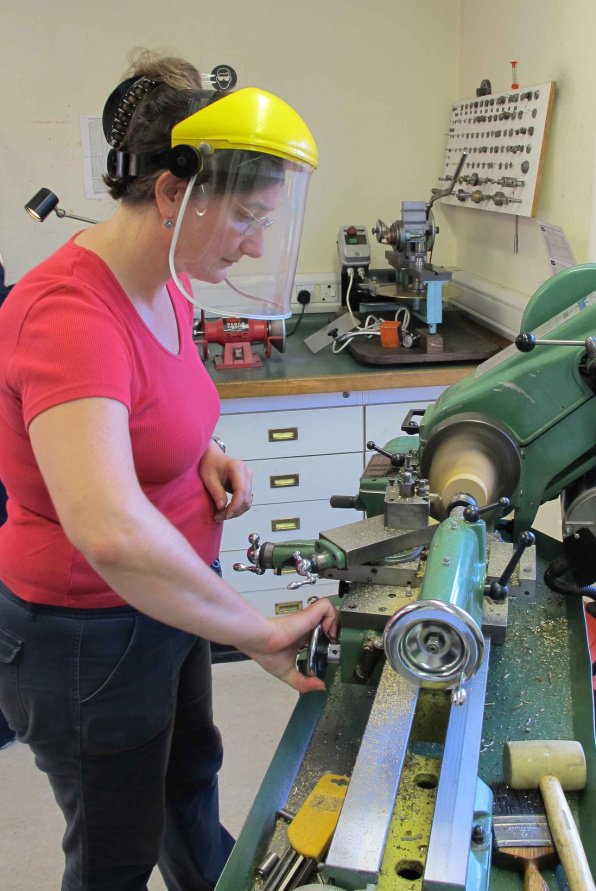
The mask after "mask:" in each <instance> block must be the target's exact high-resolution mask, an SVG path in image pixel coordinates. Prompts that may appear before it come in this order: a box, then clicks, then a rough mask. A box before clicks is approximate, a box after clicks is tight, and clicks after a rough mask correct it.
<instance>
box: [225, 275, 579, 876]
mask: <svg viewBox="0 0 596 891" xmlns="http://www.w3.org/2000/svg"><path fill="white" fill-rule="evenodd" d="M404 428H405V429H404ZM404 428H402V431H399V430H396V437H395V438H394V439H392V440H391V441H390V442H389V443H384V444H382V445H378V444H375V443H369V444H368V445H369V448H370V450H371V451H372V452H373V453H374V455H373V457H372V458H371V460H370V462H369V464H368V466H367V468H366V470H365V472H364V475H363V477H362V479H361V481H360V485H359V490H358V493H357V494H356V495H338V496H336V497H334V498H333V499H332V503H334V505H335V506H337V507H343V508H347V509H352V510H353V509H356V510H358V511H361V512H362V513H363V514H364V516H365V518H364V519H360V520H358V521H356V522H348V523H345V524H343V525H342V524H338V525H337V526H336V527H335V528H333V529H327V530H324V531H321V533H320V535H319V537H318V538H317V539H314V540H294V541H288V542H284V543H281V544H280V543H269V542H263V541H261V540H260V538H259V536H258V535H257V534H256V533H255V534H253V535H252V536H251V538H250V548H249V550H248V562H247V564H245V565H242V566H239V567H238V568H239V569H240V570H248V571H251V572H255V573H257V574H261V573H263V572H266V571H272V572H276V573H278V574H280V575H281V573H282V572H283V573H284V575H283V578H284V579H287V575H286V573H287V571H288V570H291V569H293V570H294V571H295V572H296V573H297V578H296V581H295V582H294V583H293V584H294V586H296V587H297V586H301V585H308V586H309V591H311V592H312V593H314V592H316V581H317V579H318V578H332V579H337V580H338V585H339V598H338V605H339V607H340V613H341V633H340V636H339V639H338V640H337V641H332V640H329V639H327V638H326V637H325V635H324V633H323V632H322V630H321V629H315V632H314V633H313V635H312V637H311V639H310V641H309V644H308V647H307V648H306V649H305V651H304V652H303V653H302V654H301V657H300V667H301V669H302V670H303V671H304V672H306V673H307V674H317V675H319V676H323V677H324V678H325V682H326V685H327V689H326V691H324V692H321V693H318V692H317V693H310V694H308V695H305V696H302V697H301V698H300V700H299V702H298V704H297V706H296V709H295V711H294V713H293V715H292V717H291V720H290V722H289V724H288V727H287V729H286V732H285V734H284V736H283V738H282V740H281V743H280V745H279V748H278V750H277V753H276V755H275V756H274V759H273V761H272V764H271V767H270V769H269V771H268V772H267V774H266V776H265V778H264V781H263V784H262V786H261V788H260V791H259V793H258V795H257V798H256V800H255V802H254V805H253V807H252V810H251V812H250V814H249V816H248V819H247V821H246V824H245V826H244V829H243V830H242V833H241V834H240V837H239V839H238V841H237V844H236V847H235V849H234V851H233V853H232V856H231V858H230V860H229V862H228V864H227V866H226V868H225V870H224V872H223V874H222V877H221V879H220V881H219V883H218V886H217V891H243V889H247V891H248V889H250V891H274V889H286V891H288V889H291V888H298V887H302V888H316V887H317V886H319V885H329V886H335V887H336V888H338V889H344V891H418V889H421V891H439V889H441V891H464V889H466V891H480V889H488V888H490V889H496V891H499V889H514V888H521V887H522V874H521V871H520V872H519V874H515V872H511V871H507V870H505V869H503V868H501V867H499V866H497V865H496V864H495V857H494V850H495V837H494V825H493V823H494V801H495V789H496V788H497V787H501V786H502V783H503V747H504V744H505V743H506V742H507V741H509V740H512V739H517V740H520V739H521V740H524V739H544V740H547V739H557V740H558V739H560V740H571V739H574V740H578V741H579V742H580V743H581V745H582V747H583V749H584V751H585V756H586V762H587V781H586V785H585V788H584V789H583V790H582V791H580V792H574V793H571V794H569V795H568V800H569V803H570V806H571V809H572V812H573V815H574V818H575V821H576V823H577V825H578V828H579V832H580V835H581V838H582V840H583V844H584V847H585V850H586V855H587V857H588V860H589V862H590V867H591V870H592V872H594V871H596V846H594V844H593V840H594V837H596V750H595V745H594V711H593V695H592V680H591V662H590V657H589V651H588V647H587V640H586V629H585V618H584V603H589V602H593V600H594V598H595V597H596V587H595V586H594V584H593V583H594V582H595V580H596V564H595V563H594V557H593V555H594V552H595V547H596V541H595V536H596V265H592V264H590V265H584V266H577V267H574V268H572V269H568V270H565V271H564V272H562V273H559V274H558V275H556V276H554V277H553V278H552V279H550V280H549V281H548V282H547V283H546V284H545V285H544V286H542V287H541V288H540V289H539V291H538V292H537V293H536V294H535V295H534V296H533V297H532V299H531V300H530V302H529V304H528V306H527V308H526V311H525V313H524V317H523V321H522V332H521V333H520V335H519V336H518V337H517V339H516V342H515V343H514V344H512V345H511V346H510V347H508V348H507V349H505V350H503V351H502V352H501V353H499V354H498V355H496V356H494V357H493V358H491V359H489V360H488V361H487V362H485V363H483V364H482V365H480V366H478V368H476V370H475V371H473V372H471V373H470V374H469V375H468V376H467V377H465V378H464V379H462V380H461V381H459V382H458V383H456V384H454V385H453V386H451V387H450V388H448V389H447V390H446V391H445V392H444V393H443V395H442V396H441V397H440V399H439V400H438V402H436V403H435V404H434V405H433V406H431V407H430V408H428V409H427V410H426V411H425V412H424V413H423V412H420V413H418V414H414V416H413V417H412V418H409V419H407V420H406V423H405V424H404ZM346 485H349V481H347V483H346ZM555 498H560V499H561V505H562V530H563V542H562V543H561V542H558V541H554V540H553V539H551V538H549V537H548V536H545V535H541V534H539V533H537V532H535V531H533V530H532V523H533V522H534V519H535V516H536V513H537V511H538V508H539V507H540V505H541V504H543V503H544V502H547V501H550V500H552V499H555ZM327 776H330V777H332V778H335V780H333V781H334V782H335V783H336V787H337V789H338V790H339V791H340V792H341V795H339V794H338V796H337V797H336V798H334V797H333V796H332V795H331V797H330V798H329V799H328V798H327V797H326V796H327V793H325V794H323V793H321V795H319V797H318V799H317V795H316V794H315V796H314V798H313V790H317V789H318V788H319V786H318V783H319V782H320V780H321V778H322V777H327ZM309 796H310V798H309ZM331 799H333V802H334V803H332V804H331V805H330V806H329V808H328V810H329V811H330V812H331V811H333V812H334V818H333V820H332V821H331V823H332V831H330V830H329V825H330V823H329V821H328V822H327V823H326V824H325V825H323V823H318V822H317V819H316V816H317V807H319V810H320V809H321V808H323V810H324V809H325V807H326V805H325V801H327V800H331ZM317 802H318V803H317ZM338 802H339V803H338ZM306 805H308V806H309V807H310V808H311V813H312V814H314V815H315V816H314V817H313V818H312V821H311V825H312V827H313V834H316V833H317V832H320V833H321V834H322V836H325V839H326V840H324V841H322V842H321V845H320V848H316V845H315V848H313V849H312V850H316V853H315V854H309V852H308V851H306V852H305V851H302V852H301V851H300V846H299V845H298V846H297V847H294V848H293V847H292V837H293V836H292V831H291V829H292V824H293V821H294V820H296V821H298V815H300V814H301V813H302V814H303V813H304V808H305V806H306ZM518 816H519V815H518ZM309 819H310V818H309ZM525 819H526V818H524V817H523V815H522V816H521V820H522V822H524V820H525ZM527 821H529V822H531V820H530V818H527ZM317 827H318V828H317ZM325 833H327V835H325ZM307 834H308V833H307ZM520 845H522V846H523V843H520ZM309 850H310V849H309ZM555 861H556V857H555ZM541 878H542V880H543V882H544V883H545V884H544V885H543V887H546V888H550V889H555V888H556V889H563V888H565V887H566V884H565V881H566V879H565V876H564V874H563V872H562V869H561V867H560V866H556V865H551V866H549V867H548V868H544V869H543V870H542V873H541Z"/></svg>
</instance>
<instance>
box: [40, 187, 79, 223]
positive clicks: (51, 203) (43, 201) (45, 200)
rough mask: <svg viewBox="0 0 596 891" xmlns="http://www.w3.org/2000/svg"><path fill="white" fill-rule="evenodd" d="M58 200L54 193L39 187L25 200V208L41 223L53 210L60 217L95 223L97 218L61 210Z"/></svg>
mask: <svg viewBox="0 0 596 891" xmlns="http://www.w3.org/2000/svg"><path fill="white" fill-rule="evenodd" d="M59 200H60V199H59V198H58V196H57V195H54V193H53V192H50V190H49V189H40V190H39V192H37V193H36V194H35V195H34V196H33V198H31V200H30V201H28V202H27V204H26V205H25V210H26V211H27V213H28V214H29V216H30V217H32V218H33V219H34V220H37V222H38V223H43V221H44V220H45V219H46V217H49V215H50V214H51V212H52V211H54V213H55V214H56V216H57V217H60V219H62V218H63V217H68V218H69V219H70V220H80V221H81V222H82V223H97V220H90V219H88V218H87V217H80V216H78V214H75V213H67V212H66V211H65V210H62V208H61V207H58V201H59Z"/></svg>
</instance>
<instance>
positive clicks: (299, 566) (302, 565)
mask: <svg viewBox="0 0 596 891" xmlns="http://www.w3.org/2000/svg"><path fill="white" fill-rule="evenodd" d="M292 557H293V558H294V563H295V564H296V572H297V573H298V575H303V576H304V579H303V580H302V581H301V582H290V584H289V585H288V588H289V590H290V591H295V590H296V588H302V586H303V585H316V583H317V577H316V575H313V574H312V572H311V569H312V563H311V561H310V560H306V559H305V558H304V557H303V556H302V554H301V553H300V551H294V553H293V554H292Z"/></svg>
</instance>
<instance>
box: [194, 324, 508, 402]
mask: <svg viewBox="0 0 596 891" xmlns="http://www.w3.org/2000/svg"><path fill="white" fill-rule="evenodd" d="M332 319H333V316H332V315H327V314H326V313H310V314H305V315H304V316H303V317H302V321H301V322H300V325H299V326H298V328H297V330H296V332H295V334H289V336H287V340H286V349H285V352H284V353H278V352H277V351H275V350H273V352H272V355H271V357H270V358H269V359H263V365H262V367H261V368H249V369H234V370H230V371H218V370H217V369H216V368H215V365H214V361H213V360H214V357H215V356H216V355H218V353H219V352H220V349H221V348H219V347H211V348H210V354H209V358H208V359H207V361H206V363H205V366H206V368H207V370H208V371H209V374H210V376H211V378H212V379H213V381H214V382H215V385H216V386H217V390H218V392H219V395H220V397H221V398H222V399H242V398H253V397H267V396H289V395H299V394H300V395H301V394H312V393H336V392H342V391H351V390H367V391H368V390H387V389H406V390H408V389H409V390H412V389H417V388H420V387H431V386H442V387H446V386H449V384H453V383H455V381H458V380H460V378H462V377H463V376H464V375H465V374H467V373H468V372H469V371H470V370H471V369H472V368H474V366H475V363H470V362H454V363H449V364H442V363H434V364H432V363H429V364H428V365H413V366H410V367H408V366H400V367H399V368H396V367H395V366H393V367H389V368H383V367H379V366H374V365H360V364H358V362H356V361H355V360H354V359H353V358H352V356H351V355H350V354H349V353H348V351H347V350H344V351H343V352H341V353H338V354H333V353H332V352H331V347H326V348H325V349H324V350H321V351H320V352H319V353H312V352H311V351H310V350H309V348H308V347H307V346H306V344H305V343H304V339H305V338H306V337H308V336H309V335H310V334H314V333H315V332H316V331H319V330H320V329H321V328H323V327H324V326H325V325H326V324H327V322H329V321H331V320H332ZM297 321H298V319H297V317H293V318H292V319H289V320H288V321H287V322H286V331H287V332H291V331H292V330H293V329H294V327H295V325H296V323H297ZM479 330H482V331H483V334H484V335H486V331H485V330H484V329H479ZM494 338H495V343H497V344H498V345H499V348H501V347H502V346H504V345H505V344H506V342H505V341H504V340H503V339H502V338H500V337H499V336H498V335H496V334H495V335H494ZM254 352H255V354H256V355H258V356H261V357H262V355H263V348H262V347H260V346H255V347H254Z"/></svg>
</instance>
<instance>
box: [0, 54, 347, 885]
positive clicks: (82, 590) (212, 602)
mask: <svg viewBox="0 0 596 891" xmlns="http://www.w3.org/2000/svg"><path fill="white" fill-rule="evenodd" d="M200 87H201V83H200V77H199V75H198V73H197V71H196V69H194V68H193V67H192V66H191V65H189V64H188V63H186V62H184V61H183V60H180V59H172V58H162V57H159V56H155V55H153V54H148V53H144V54H142V55H141V56H139V57H138V58H137V59H136V61H135V62H134V63H133V68H132V70H131V77H130V78H128V79H127V80H126V81H125V82H124V83H123V84H121V85H120V86H119V87H117V88H116V90H115V91H114V93H112V95H111V96H110V98H109V100H108V102H107V104H106V110H105V112H104V129H105V132H106V135H107V138H108V140H109V142H110V143H111V145H112V151H111V153H110V158H109V175H108V177H107V182H108V184H109V186H110V190H111V193H112V196H113V197H114V198H116V199H119V204H118V207H117V209H116V211H115V213H114V215H113V216H112V217H111V218H110V219H109V220H108V221H106V222H104V223H100V224H98V225H97V226H94V227H92V228H89V229H87V230H84V231H82V232H80V233H79V234H78V235H76V236H75V237H74V238H72V239H71V240H70V241H69V242H68V243H67V244H66V245H64V246H63V247H62V248H61V249H60V250H59V251H57V252H56V254H54V255H53V256H52V257H50V258H49V259H48V260H46V261H45V262H43V263H42V264H41V265H40V266H38V267H37V268H36V269H34V270H33V271H32V272H30V273H29V274H28V275H26V276H25V277H24V278H23V279H22V280H21V281H20V282H19V284H18V285H17V286H16V287H15V288H14V290H13V292H12V293H11V294H10V296H9V298H8V299H7V301H6V303H5V305H4V306H3V309H2V314H3V323H2V326H0V356H1V358H0V365H1V369H0V382H1V383H0V477H1V478H2V479H3V481H4V482H5V484H6V488H7V491H8V496H9V502H8V521H7V523H6V524H5V525H4V527H2V530H1V531H0V580H1V582H2V584H1V586H0V706H1V707H2V709H3V710H4V711H5V713H6V715H7V717H8V719H9V722H10V724H11V725H12V727H13V728H14V730H16V731H17V734H18V737H19V738H20V739H21V740H22V741H24V742H27V743H29V745H30V746H31V748H32V749H33V751H34V753H35V757H36V763H37V764H38V766H39V767H40V768H41V769H42V770H43V771H45V772H46V773H47V774H48V777H49V779H50V782H51V784H52V787H53V791H54V794H55V797H56V800H57V801H58V804H59V805H60V807H61V808H62V810H63V812H64V815H65V818H66V822H67V828H66V833H65V836H64V841H63V847H64V850H65V855H66V866H65V873H64V878H63V884H62V889H63V891H75V889H76V891H81V889H85V891H125V889H126V891H140V889H145V888H146V885H147V880H148V877H149V875H150V873H151V870H152V868H153V866H154V865H155V864H156V863H159V867H160V869H161V871H162V874H163V875H164V878H165V881H166V884H167V887H168V888H169V889H170V891H174V889H175V891H191V889H192V891H202V889H209V888H212V887H213V886H214V885H215V882H216V881H217V877H218V875H219V873H220V871H221V869H222V866H223V864H224V862H225V859H226V857H227V855H228V853H229V851H230V849H231V843H232V842H231V839H230V837H229V835H228V834H227V833H226V832H225V830H224V829H223V828H222V827H221V826H220V824H219V817H218V806H217V779H216V775H217V770H218V768H219V767H220V764H221V758H222V751H221V742H220V737H219V733H218V731H217V729H216V728H215V727H214V725H213V721H212V712H211V683H210V654H209V644H208V641H209V640H211V641H215V642H218V643H223V644H231V645H233V646H235V647H237V648H238V649H239V650H241V651H242V652H244V653H246V654H247V655H249V656H250V657H251V658H253V659H254V660H255V661H257V662H258V663H259V664H260V665H261V666H263V668H265V669H266V670H267V671H269V672H270V673H271V674H273V675H274V676H276V677H278V678H280V679H281V680H283V681H285V682H286V683H288V684H290V685H291V686H292V687H294V688H295V689H296V690H299V691H301V692H306V691H309V690H314V689H319V688H321V687H322V686H323V685H322V683H321V682H320V681H318V680H317V679H312V678H310V679H307V678H305V677H303V676H302V675H300V674H299V673H298V672H297V671H296V667H295V657H296V652H297V649H298V647H299V646H300V645H301V643H303V641H304V640H305V638H306V636H307V635H308V632H309V631H310V630H311V629H312V628H313V627H315V626H316V625H317V624H318V623H319V622H322V624H323V628H324V629H325V630H326V631H327V633H328V634H329V635H330V636H334V635H335V634H336V633H337V630H338V629H337V613H336V611H335V609H334V608H333V606H332V605H331V604H330V603H329V601H327V600H319V601H317V602H316V603H315V604H313V605H312V606H310V607H308V608H307V609H305V610H303V611H301V612H299V613H295V614H293V615H291V616H287V617H284V618H281V619H266V618H264V617H263V616H261V615H260V614H259V613H258V612H256V611H255V610H254V609H253V608H252V607H251V606H250V605H249V604H248V603H246V602H245V601H244V600H243V599H242V598H241V597H240V596H239V595H238V594H237V593H236V592H235V591H234V590H233V589H232V588H231V587H230V586H229V585H228V584H227V583H226V582H225V581H223V580H222V579H221V578H220V577H219V576H218V575H217V574H216V573H215V572H214V571H213V570H212V569H211V566H210V565H211V564H212V562H213V561H214V560H215V558H216V557H217V553H218V547H219V539H220V532H221V523H222V521H224V520H227V519H231V518H232V517H236V516H238V515H240V514H242V513H243V512H244V511H246V510H247V509H248V508H249V506H250V503H251V500H252V494H251V473H250V471H249V470H248V469H247V468H246V467H245V466H244V465H243V464H242V463H241V462H239V461H235V460H233V459H231V458H229V457H228V456H227V455H226V454H225V453H224V452H223V451H222V449H221V448H220V445H218V444H217V442H215V441H213V440H212V439H211V436H212V433H213V430H214V427H215V424H216V421H217V417H218V410H219V404H218V398H217V393H216V390H215V387H214V386H213V384H212V382H211V381H210V379H209V377H208V376H207V374H206V372H205V371H204V369H203V367H202V365H201V363H200V360H199V359H198V354H197V350H196V348H195V347H194V345H193V343H192V340H191V321H192V307H191V304H190V303H189V302H187V300H186V299H185V298H188V299H189V300H193V301H195V300H196V297H195V289H196V283H197V282H200V281H203V282H208V283H209V284H208V286H207V288H208V291H207V293H208V299H209V301H210V302H211V300H212V298H213V301H215V303H216V304H217V303H218V301H219V304H218V305H220V304H221V301H222V300H224V299H227V300H228V301H229V304H231V306H228V309H230V308H231V309H232V311H233V312H234V313H236V312H238V310H239V309H240V308H242V309H243V310H246V311H247V312H248V311H250V310H252V311H253V312H256V314H257V315H259V314H261V315H262V314H265V313H266V314H271V313H272V312H275V311H278V312H281V313H284V312H285V311H286V302H285V301H286V298H287V295H288V294H289V293H290V290H291V288H290V285H291V278H292V275H293V271H294V267H295V254H296V250H297V239H296V233H297V234H298V236H299V232H300V224H301V218H299V219H296V218H295V214H296V213H302V212H303V207H304V198H305V194H306V185H305V180H307V179H308V174H309V173H310V171H311V170H312V168H313V167H314V166H315V164H316V149H315V148H314V143H312V137H310V134H309V133H308V131H307V129H306V127H305V126H304V124H303V122H302V121H301V120H300V118H298V116H297V115H296V113H295V112H293V110H292V109H290V108H289V107H288V106H286V105H285V104H284V103H282V102H281V101H280V100H278V99H276V98H275V97H272V96H270V95H269V94H265V93H262V92H261V91H252V90H249V91H242V90H241V91H239V92H238V93H236V94H230V95H228V96H224V97H223V98H221V99H220V100H219V101H218V102H214V103H211V104H206V97H205V95H204V94H202V93H201V92H200ZM197 109H198V110H197ZM274 212H275V217H276V219H275V226H274V227H272V225H271V224H272V220H271V219H270V217H269V216H268V215H269V214H273V213H274ZM292 212H294V219H292ZM284 215H285V217H286V218H287V222H288V223H289V224H290V225H289V226H288V227H284V226H283V225H281V223H283V218H284ZM269 229H271V233H274V232H275V230H276V229H277V230H278V231H279V233H280V237H281V238H282V241H281V242H279V241H278V243H277V244H276V245H273V246H271V245H269V243H268V239H269V235H270V233H269V232H268V230H269ZM288 232H289V233H290V234H289V235H288ZM283 239H285V241H284V240H283ZM245 258H249V259H250V260H252V262H254V263H255V266H256V267H257V269H258V272H259V275H258V276H256V279H255V281H250V280H249V279H247V278H246V274H245V273H244V271H243V270H242V266H243V263H242V261H243V259H245ZM280 258H281V259H280ZM268 261H272V262H273V263H274V267H270V269H272V270H273V271H272V273H271V274H265V273H266V263H267V262H268ZM236 270H240V271H241V274H240V280H239V281H234V279H233V275H234V273H235V272H236ZM172 279H173V280H172ZM191 280H194V282H195V288H193V284H192V281H191ZM220 286H221V287H222V289H223V292H224V296H223V297H221V296H220V295H219V290H218V289H219V288H220ZM203 287H205V286H203ZM259 288H261V290H260V291H259ZM226 295H227V296H226ZM226 492H229V493H230V494H231V498H230V499H229V501H228V497H227V494H226Z"/></svg>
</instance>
